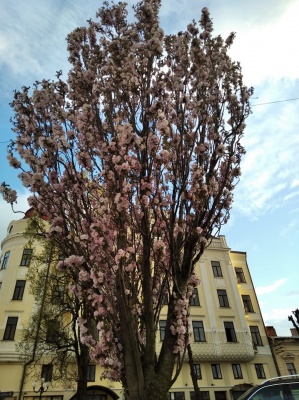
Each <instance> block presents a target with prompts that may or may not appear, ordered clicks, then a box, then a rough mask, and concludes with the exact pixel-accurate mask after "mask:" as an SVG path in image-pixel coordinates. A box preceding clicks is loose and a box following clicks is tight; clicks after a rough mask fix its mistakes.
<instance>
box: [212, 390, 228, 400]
mask: <svg viewBox="0 0 299 400" xmlns="http://www.w3.org/2000/svg"><path fill="white" fill-rule="evenodd" d="M215 400H226V392H225V391H224V390H215Z"/></svg>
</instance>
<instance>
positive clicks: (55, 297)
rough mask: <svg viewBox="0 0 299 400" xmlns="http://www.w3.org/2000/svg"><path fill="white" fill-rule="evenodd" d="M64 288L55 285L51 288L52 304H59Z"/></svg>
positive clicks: (62, 297)
mask: <svg viewBox="0 0 299 400" xmlns="http://www.w3.org/2000/svg"><path fill="white" fill-rule="evenodd" d="M64 292H65V287H64V285H57V286H55V287H54V288H53V292H52V303H53V304H61V302H62V301H63V299H64Z"/></svg>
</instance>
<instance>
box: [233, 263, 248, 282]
mask: <svg viewBox="0 0 299 400" xmlns="http://www.w3.org/2000/svg"><path fill="white" fill-rule="evenodd" d="M235 272H236V277H237V281H238V283H246V280H245V276H244V272H243V269H242V268H237V267H236V268H235Z"/></svg>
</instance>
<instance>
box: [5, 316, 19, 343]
mask: <svg viewBox="0 0 299 400" xmlns="http://www.w3.org/2000/svg"><path fill="white" fill-rule="evenodd" d="M18 320H19V318H18V317H7V321H6V326H5V330H4V334H3V339H2V340H14V339H15V335H16V330H17V326H18Z"/></svg>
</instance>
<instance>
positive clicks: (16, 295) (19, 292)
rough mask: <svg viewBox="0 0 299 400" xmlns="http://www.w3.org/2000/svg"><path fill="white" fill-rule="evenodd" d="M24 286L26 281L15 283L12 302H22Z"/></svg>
mask: <svg viewBox="0 0 299 400" xmlns="http://www.w3.org/2000/svg"><path fill="white" fill-rule="evenodd" d="M25 284H26V281H17V282H16V286H15V290H14V292H13V296H12V299H13V300H22V298H23V294H24V290H25Z"/></svg>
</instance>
